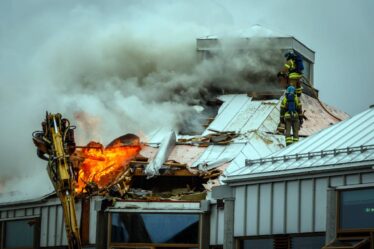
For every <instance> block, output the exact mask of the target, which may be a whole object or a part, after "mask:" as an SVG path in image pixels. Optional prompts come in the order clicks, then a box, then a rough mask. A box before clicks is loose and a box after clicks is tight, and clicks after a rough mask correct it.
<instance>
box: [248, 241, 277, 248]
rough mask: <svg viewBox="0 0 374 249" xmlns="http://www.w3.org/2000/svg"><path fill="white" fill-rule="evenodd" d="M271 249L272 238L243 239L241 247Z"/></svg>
mask: <svg viewBox="0 0 374 249" xmlns="http://www.w3.org/2000/svg"><path fill="white" fill-rule="evenodd" d="M269 248H270V249H271V248H273V239H248V240H243V249H269Z"/></svg>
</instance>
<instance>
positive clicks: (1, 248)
mask: <svg viewBox="0 0 374 249" xmlns="http://www.w3.org/2000/svg"><path fill="white" fill-rule="evenodd" d="M12 221H30V222H33V223H34V224H33V233H34V234H33V241H32V244H33V245H32V247H16V248H11V247H6V246H5V237H6V226H5V223H6V222H12ZM40 224H41V223H40V217H39V216H26V217H17V218H9V219H2V220H0V249H34V248H39V239H40Z"/></svg>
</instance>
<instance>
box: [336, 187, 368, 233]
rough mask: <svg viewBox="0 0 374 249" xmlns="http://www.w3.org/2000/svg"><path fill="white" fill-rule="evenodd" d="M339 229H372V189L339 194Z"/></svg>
mask: <svg viewBox="0 0 374 249" xmlns="http://www.w3.org/2000/svg"><path fill="white" fill-rule="evenodd" d="M339 207H340V208H339V212H340V213H339V219H340V220H339V222H340V228H341V229H343V230H344V229H369V228H370V229H373V228H374V188H367V189H357V190H347V191H341V192H340V205H339Z"/></svg>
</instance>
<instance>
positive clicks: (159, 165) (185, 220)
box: [0, 37, 347, 249]
mask: <svg viewBox="0 0 374 249" xmlns="http://www.w3.org/2000/svg"><path fill="white" fill-rule="evenodd" d="M264 39H265V38H264ZM266 39H270V38H266ZM273 39H275V40H273V42H275V43H276V44H278V45H279V47H276V49H277V50H281V51H283V50H287V49H290V48H294V49H296V50H297V51H298V52H300V53H301V54H302V55H303V56H304V59H305V60H308V62H309V63H310V64H309V65H308V68H309V69H308V72H309V76H308V78H309V79H310V80H312V79H313V64H314V52H313V51H311V50H310V49H308V48H307V47H305V46H304V45H303V44H302V43H300V42H298V41H297V40H296V39H294V38H292V37H285V38H273ZM278 39H279V41H278ZM245 41H247V40H245ZM211 42H213V43H217V42H218V40H217V39H215V40H214V41H211V39H210V38H209V39H207V40H206V41H205V40H203V39H199V40H198V45H197V50H198V54H200V55H201V54H209V55H208V56H207V57H209V56H214V53H211V52H209V51H211V47H210V43H211ZM218 43H219V42H218ZM204 44H205V45H204ZM282 44H283V45H282ZM204 47H206V49H205V50H204ZM215 49H216V48H215ZM240 49H245V48H240ZM204 51H205V52H204ZM206 51H207V52H206ZM280 54H281V53H280ZM204 56H205V55H204ZM282 60H283V58H282ZM313 91H314V90H313ZM313 91H312V90H311V93H310V95H311V96H314V97H316V96H315V95H314V94H312V92H313ZM311 96H309V95H308V94H305V95H303V96H302V97H301V101H302V103H303V105H304V109H305V110H306V116H308V117H310V118H309V119H308V120H306V121H305V123H304V126H303V128H302V130H301V131H300V134H301V135H302V136H304V137H306V136H309V135H311V134H313V133H315V132H318V131H320V130H322V129H324V128H327V127H329V126H331V124H333V123H337V122H338V120H337V119H336V118H334V117H333V116H331V114H330V113H333V114H334V116H338V117H339V118H340V119H345V118H347V115H346V114H345V113H343V112H340V111H338V110H336V109H334V108H331V107H328V106H327V107H326V108H327V109H328V112H326V111H325V110H323V109H322V108H321V103H320V102H319V101H318V100H317V99H315V98H313V97H311ZM214 103H215V105H216V108H217V115H216V116H215V117H214V118H212V119H211V120H210V121H211V122H210V123H209V124H207V126H206V128H205V130H204V131H203V132H202V134H199V135H189V136H186V135H181V134H175V133H174V132H172V131H170V130H165V129H162V128H160V129H157V130H155V131H154V132H153V133H152V134H149V140H148V142H147V143H146V144H145V145H144V147H143V149H142V151H141V152H140V154H141V155H142V158H143V159H144V158H145V159H146V160H145V161H136V162H132V164H131V167H132V169H133V170H134V173H133V175H132V179H131V185H130V190H129V191H128V192H127V194H126V198H117V199H116V201H115V202H113V201H112V199H113V198H112V197H111V196H108V195H110V194H108V195H107V196H91V197H87V198H80V199H78V200H77V217H78V221H79V225H80V230H81V238H82V243H83V245H84V248H94V247H96V248H155V249H156V248H222V247H224V248H231V247H229V246H230V244H231V245H233V243H234V242H235V241H234V236H232V234H233V233H235V234H234V235H235V239H239V240H240V239H241V238H242V236H246V235H240V234H238V230H237V228H236V227H237V226H240V225H239V224H240V222H242V221H243V219H242V220H240V217H238V216H235V219H233V217H234V216H233V212H234V210H236V209H237V208H238V207H240V205H241V204H240V201H241V198H239V196H240V195H239V192H240V191H239V190H238V189H240V188H239V187H236V185H235V184H234V185H235V186H234V185H232V182H231V180H233V181H235V179H236V178H235V177H234V176H236V175H237V172H240V171H241V170H242V169H243V165H244V162H245V160H246V159H256V158H260V157H266V156H268V155H270V154H272V153H276V152H277V151H280V150H281V149H282V148H284V147H285V146H284V138H283V135H280V134H278V133H277V125H278V122H279V106H280V97H279V95H276V96H270V97H269V96H268V95H266V94H262V93H261V91H260V93H259V92H256V93H254V92H251V93H230V94H224V95H221V96H217V101H215V102H214ZM149 176H153V177H152V178H149ZM225 176H229V177H228V178H227V181H228V183H229V185H230V187H228V186H224V187H220V188H217V189H219V191H211V190H212V189H213V188H215V187H217V186H220V185H222V184H223V182H222V180H223V179H225ZM231 177H233V178H231ZM231 185H232V187H233V188H234V189H235V191H234V192H232V188H231ZM22 191H24V190H22ZM225 191H226V192H225ZM238 191H239V192H238ZM34 194H35V195H34V196H33V198H32V199H28V198H23V199H20V200H17V201H11V200H9V199H7V196H6V195H4V196H0V202H1V204H0V217H1V220H0V222H1V235H2V236H0V237H1V245H2V247H3V248H17V247H22V248H38V247H41V248H66V245H67V242H66V237H65V234H64V232H65V231H64V227H63V217H62V208H61V206H60V204H59V201H58V199H57V198H56V196H54V195H53V193H50V192H48V193H45V192H43V193H40V194H39V195H38V194H37V193H34ZM115 194H116V193H114V195H115ZM242 201H243V200H242ZM234 205H235V209H234ZM236 211H237V210H236ZM236 211H235V212H236ZM261 215H262V216H261V217H263V216H264V215H267V213H261ZM264 217H265V216H264ZM268 219H269V220H271V218H270V217H268ZM234 222H235V224H234ZM238 222H239V223H238ZM234 228H235V229H234ZM246 229H247V228H246ZM248 229H249V228H248ZM261 229H262V228H261ZM246 231H247V230H246ZM248 231H249V230H248ZM261 231H262V230H261ZM26 233H27V234H29V236H28V237H27V238H25V239H23V240H19V239H18V238H19V234H26Z"/></svg>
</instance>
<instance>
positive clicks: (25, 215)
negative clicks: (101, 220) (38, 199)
mask: <svg viewBox="0 0 374 249" xmlns="http://www.w3.org/2000/svg"><path fill="white" fill-rule="evenodd" d="M0 210H1V211H0V212H1V220H9V219H29V218H35V217H40V246H41V247H46V246H67V239H66V232H65V223H64V217H63V211H62V206H61V205H60V204H59V200H58V199H57V198H55V199H53V198H52V199H50V200H48V201H47V202H46V203H43V204H36V205H34V206H32V205H29V206H23V207H22V206H18V207H17V206H10V207H8V208H7V207H3V208H1V209H0ZM76 210H77V220H78V224H80V219H81V202H78V203H76ZM92 224H95V225H94V226H93V230H94V231H95V233H96V217H95V219H94V220H93V223H92ZM93 239H95V237H93ZM94 243H95V242H94V240H93V243H92V244H94Z"/></svg>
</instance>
